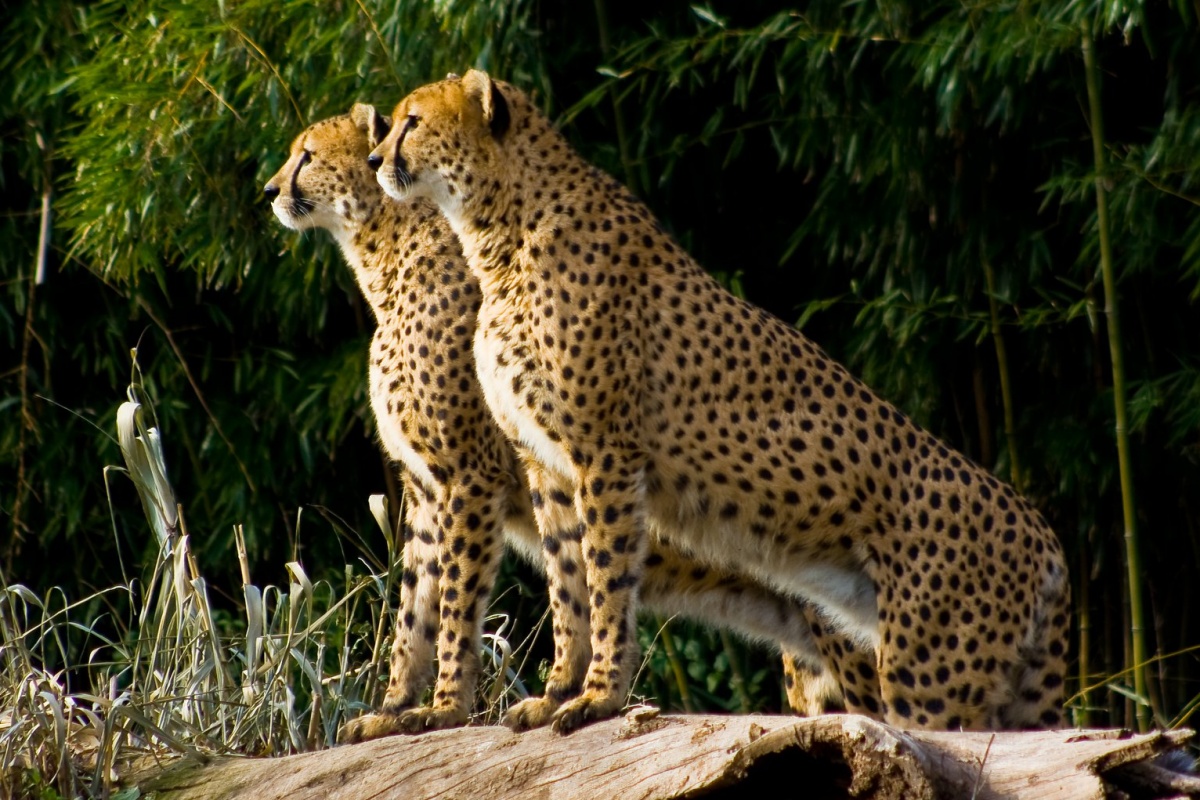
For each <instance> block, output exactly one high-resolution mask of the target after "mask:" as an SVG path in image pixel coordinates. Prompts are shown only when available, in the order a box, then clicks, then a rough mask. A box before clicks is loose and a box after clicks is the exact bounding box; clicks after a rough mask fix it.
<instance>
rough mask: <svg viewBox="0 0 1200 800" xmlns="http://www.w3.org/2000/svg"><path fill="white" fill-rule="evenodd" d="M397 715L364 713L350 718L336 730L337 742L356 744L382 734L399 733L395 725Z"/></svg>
mask: <svg viewBox="0 0 1200 800" xmlns="http://www.w3.org/2000/svg"><path fill="white" fill-rule="evenodd" d="M399 719H400V718H399V717H397V716H396V715H394V714H364V715H363V716H361V717H358V718H357V719H352V720H350V721H349V722H347V723H346V724H345V725H343V726H342V727H341V729H339V730H338V737H337V740H338V744H358V743H359V742H368V741H370V740H371V739H380V738H383V737H384V736H394V735H395V734H397V733H401V732H402V731H401V729H400V728H399V727H398V726H397V722H398V721H399Z"/></svg>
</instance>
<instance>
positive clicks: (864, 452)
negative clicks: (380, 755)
mask: <svg viewBox="0 0 1200 800" xmlns="http://www.w3.org/2000/svg"><path fill="white" fill-rule="evenodd" d="M393 118H394V120H395V121H396V124H395V126H394V127H393V129H392V130H391V132H390V133H389V134H388V136H387V137H386V139H385V140H384V141H383V142H382V143H381V144H380V145H379V146H378V147H377V148H376V149H375V150H374V152H372V154H371V156H370V160H369V163H370V164H371V166H373V167H375V168H376V169H377V172H378V178H379V182H380V184H381V185H382V186H383V187H384V190H385V191H387V193H388V194H389V195H391V196H392V197H395V198H398V199H404V198H412V197H417V196H426V197H429V198H431V199H433V200H434V202H436V203H437V204H438V205H439V207H440V208H441V209H442V212H443V213H444V214H445V215H446V217H447V219H448V220H449V222H450V226H451V228H452V229H453V230H454V232H455V233H456V234H457V235H458V238H459V240H460V242H461V243H462V247H463V251H464V253H465V254H466V257H467V262H468V264H469V265H470V268H471V271H472V272H473V273H474V274H475V276H476V277H477V278H478V279H479V281H480V285H481V287H482V290H483V305H482V307H481V309H480V312H479V321H478V325H479V327H478V331H477V333H476V337H475V358H476V367H477V371H478V373H479V377H480V381H481V383H482V385H483V389H484V395H485V397H486V399H487V402H488V405H489V406H490V407H491V410H492V413H493V415H494V416H495V418H496V419H497V420H498V421H499V423H500V425H501V427H502V428H503V429H504V430H505V431H506V433H507V434H508V435H509V437H510V438H511V439H512V440H514V441H515V442H517V443H518V444H519V448H520V449H521V451H522V453H523V454H525V456H526V457H527V458H528V459H529V460H531V461H533V462H536V464H537V467H538V468H539V469H540V470H542V471H545V472H547V473H549V474H552V475H554V476H557V477H558V478H559V479H561V480H563V481H566V482H568V483H569V485H570V486H571V487H572V493H573V496H574V499H575V505H576V508H577V510H578V512H579V514H580V516H581V517H582V518H583V519H584V520H585V523H586V527H585V530H584V533H583V550H584V555H585V568H586V576H587V586H588V591H589V596H588V598H587V606H588V608H589V611H590V616H591V618H590V623H591V624H590V629H589V628H588V627H586V626H582V625H579V626H576V627H574V628H572V629H571V630H574V631H577V632H578V633H579V634H580V635H590V636H591V644H592V653H593V655H592V662H591V664H590V665H589V668H588V672H587V675H586V679H585V680H584V681H583V682H582V683H572V682H571V681H572V678H573V676H572V675H571V673H570V672H569V671H566V670H564V671H557V667H556V671H555V672H554V673H553V674H552V676H551V683H550V689H551V691H550V692H549V694H550V696H549V697H547V698H542V699H540V700H531V701H526V702H525V703H523V704H521V705H519V706H517V707H515V708H514V709H513V710H512V712H510V716H511V722H512V723H513V724H514V725H515V726H517V727H532V726H537V725H542V724H545V723H547V722H552V723H553V726H554V727H555V729H556V730H558V731H560V732H568V731H570V730H573V729H575V728H577V727H578V726H580V725H582V724H585V723H586V722H587V721H589V720H593V719H599V718H603V717H605V716H608V715H611V714H612V713H613V712H614V711H615V710H616V709H617V708H618V707H619V706H620V703H621V698H622V697H623V696H624V692H625V688H626V686H627V685H628V682H629V675H630V670H631V668H632V666H633V661H634V659H635V652H634V650H635V648H634V639H633V608H634V605H635V603H636V594H637V587H638V586H639V584H640V582H641V581H642V579H643V578H642V563H643V560H644V554H645V553H646V550H647V547H648V546H649V543H650V540H651V538H652V537H653V535H654V534H655V532H658V533H659V534H664V535H667V536H669V537H670V538H671V540H673V541H680V542H685V543H686V545H687V546H688V547H689V548H691V549H692V550H693V551H694V552H695V553H696V554H697V555H698V557H700V558H702V559H704V560H707V561H710V562H712V563H715V564H722V565H725V566H727V567H729V568H733V569H737V570H740V571H745V572H747V573H749V574H753V575H755V576H757V577H758V578H759V579H760V580H762V581H763V582H764V583H767V584H769V585H772V586H775V587H777V588H778V589H780V590H781V591H786V592H791V593H794V594H795V595H797V596H803V597H807V598H810V599H811V600H812V601H813V602H814V603H816V604H818V605H819V606H820V607H821V608H822V609H823V610H824V611H826V612H827V613H828V614H829V615H830V617H831V618H832V619H833V620H835V622H836V624H837V625H839V626H842V627H843V628H844V629H845V630H846V631H848V632H850V633H852V634H853V635H854V636H855V637H856V638H857V640H858V643H859V644H860V645H861V646H865V647H867V648H870V649H872V650H873V651H874V652H875V654H876V663H875V670H874V671H873V670H872V669H871V668H870V666H867V665H863V664H858V665H856V666H854V667H851V666H849V665H847V664H846V663H844V659H843V658H842V657H841V654H839V653H838V652H837V651H836V648H825V652H824V655H825V656H826V658H827V665H828V666H829V667H830V668H831V669H833V670H835V671H836V672H837V674H838V676H839V679H840V680H841V681H842V684H843V689H844V690H845V692H846V699H847V704H848V705H849V706H850V708H852V709H856V710H869V709H865V708H864V707H863V706H862V705H861V702H860V701H861V698H860V697H859V696H858V690H859V688H860V687H862V686H864V685H867V684H871V683H872V682H876V683H877V684H878V686H879V688H880V691H881V693H882V700H883V704H884V706H883V709H882V716H883V718H884V719H885V720H886V721H887V722H889V723H892V724H896V725H900V726H911V727H919V728H945V729H957V728H966V729H988V728H1027V727H1048V726H1056V725H1059V724H1060V723H1061V721H1062V708H1061V702H1062V696H1063V675H1064V672H1065V666H1066V665H1065V651H1066V642H1067V633H1068V615H1069V609H1068V605H1069V593H1070V587H1069V584H1068V581H1067V574H1066V569H1065V564H1064V558H1063V553H1062V550H1061V547H1060V545H1059V543H1058V541H1057V539H1056V538H1055V536H1054V534H1053V533H1052V532H1051V530H1050V529H1049V527H1048V526H1047V525H1046V523H1045V521H1044V520H1043V519H1042V517H1041V515H1040V514H1039V513H1038V512H1037V511H1036V510H1035V509H1034V508H1033V507H1032V506H1031V505H1030V504H1029V503H1027V502H1026V501H1025V500H1023V499H1022V498H1020V497H1018V496H1017V495H1016V494H1014V492H1013V491H1012V489H1010V488H1009V487H1008V486H1006V485H1004V484H1002V483H1000V482H999V481H997V480H996V479H995V478H993V477H992V476H991V475H989V474H988V473H987V472H986V471H984V470H983V469H981V468H980V467H978V466H976V465H974V464H972V463H971V462H970V461H968V460H967V459H966V458H965V457H964V456H962V455H960V454H958V453H956V452H954V451H953V450H951V449H950V448H949V447H947V446H946V445H944V444H943V443H941V442H939V441H938V440H937V439H936V438H934V437H933V436H932V435H930V434H929V433H927V432H925V431H924V430H922V429H920V428H919V427H918V426H917V425H915V424H914V423H913V422H912V421H910V420H909V419H908V418H907V417H906V416H904V414H902V413H901V412H899V411H897V410H896V409H895V408H894V407H893V406H892V405H890V404H889V403H887V402H885V401H883V400H881V399H880V398H879V397H877V396H876V395H875V394H874V393H872V392H871V391H870V390H869V389H868V388H867V387H866V386H865V385H863V384H862V383H861V382H860V381H858V380H857V379H855V378H854V377H853V376H851V375H850V374H849V373H848V372H847V371H846V370H845V368H843V367H842V366H840V365H839V364H837V363H836V362H835V361H833V360H832V359H831V358H829V357H828V356H827V355H826V354H825V353H823V352H822V351H821V350H820V349H819V348H818V347H816V346H815V345H814V344H813V343H812V342H810V341H809V340H808V339H806V338H805V337H804V336H803V335H802V334H800V333H799V332H798V331H796V330H795V329H794V328H792V327H790V326H789V325H786V324H784V323H783V322H781V321H779V320H778V319H775V318H774V317H771V316H770V315H768V314H767V313H765V312H763V311H761V310H759V309H757V308H755V307H754V306H751V305H750V304H748V303H746V302H744V301H742V300H740V299H738V298H736V297H734V296H733V295H732V294H730V293H729V292H727V291H726V290H725V289H723V288H722V287H721V286H720V285H719V284H717V283H716V282H715V281H714V280H713V279H712V278H711V277H709V276H708V274H706V273H705V272H704V271H703V270H702V269H701V268H700V267H699V266H698V265H697V264H696V263H695V262H694V261H693V260H692V259H691V258H690V257H689V256H688V255H687V254H686V253H685V252H683V250H681V249H680V248H679V246H678V245H676V244H675V243H674V242H673V241H672V239H671V237H670V236H669V235H668V234H667V233H666V232H665V231H664V230H663V228H662V227H661V226H660V225H659V224H658V222H657V221H656V220H655V219H654V217H653V215H652V214H651V213H650V211H649V210H648V209H647V208H646V207H645V205H643V204H642V203H641V202H640V201H639V200H637V199H636V198H635V197H633V196H631V195H630V194H629V192H628V191H627V190H625V189H624V188H623V187H622V186H621V185H620V184H619V183H618V182H616V181H615V180H613V179H612V178H611V177H609V176H608V175H605V174H604V173H602V172H600V171H599V170H597V169H596V168H594V167H592V166H590V165H589V164H587V163H586V162H585V161H583V160H582V159H581V158H580V157H579V156H578V155H577V154H576V153H575V152H574V151H573V150H572V149H571V147H570V146H569V145H568V144H567V142H566V140H565V139H564V138H563V137H562V136H561V135H560V134H559V133H558V132H557V131H555V130H554V128H553V127H552V126H551V124H550V123H549V121H548V120H547V119H546V118H545V117H544V116H543V115H542V114H541V113H540V112H539V111H538V110H537V109H536V108H535V107H534V106H533V105H532V103H531V102H530V101H529V99H528V98H527V97H526V96H525V95H524V94H522V93H521V92H520V91H518V90H516V89H515V88H513V87H512V86H509V85H507V84H502V83H495V82H493V81H492V80H491V79H490V78H489V77H488V76H487V75H486V74H485V73H482V72H478V71H475V70H472V71H470V72H468V73H467V75H466V76H465V77H463V78H461V79H460V78H458V77H457V76H451V77H450V78H449V79H447V80H444V81H440V82H438V83H434V84H431V85H429V86H426V87H422V88H420V89H418V90H416V91H415V92H413V93H412V94H410V95H409V96H408V97H406V98H405V99H404V100H402V101H401V102H400V103H399V105H397V106H396V109H395V114H394V117H393ZM648 531H649V533H650V535H647V532H648ZM547 570H548V572H549V580H550V583H551V585H552V586H553V587H555V591H560V590H561V589H560V588H559V587H561V586H562V585H563V579H564V577H565V576H563V575H562V574H561V572H560V570H558V568H557V566H556V565H555V564H554V563H553V562H550V563H548V564H547ZM580 602H582V600H581V601H580ZM556 624H558V625H561V626H563V627H566V626H569V625H571V621H570V620H569V619H562V620H561V621H557V622H556ZM589 630H590V634H589V633H588V632H589ZM572 695H575V696H574V698H573V699H571V700H570V701H568V702H565V703H562V704H559V703H558V702H557V701H558V700H559V698H563V697H568V696H572Z"/></svg>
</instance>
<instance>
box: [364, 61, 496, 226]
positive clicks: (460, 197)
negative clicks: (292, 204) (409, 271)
mask: <svg viewBox="0 0 1200 800" xmlns="http://www.w3.org/2000/svg"><path fill="white" fill-rule="evenodd" d="M503 86H504V85H503V84H498V83H496V82H494V81H493V80H492V79H491V78H490V77H489V76H488V74H487V73H486V72H480V71H479V70H470V71H469V72H467V74H466V75H464V76H463V77H461V78H460V77H458V76H457V75H451V76H449V77H448V78H446V80H443V81H438V82H437V83H431V84H429V85H427V86H422V87H421V88H420V89H417V90H416V91H414V92H413V93H412V94H410V95H409V96H408V97H405V98H404V99H403V100H401V101H400V103H399V105H397V106H396V109H395V111H394V112H393V113H392V119H393V120H395V121H396V124H395V125H394V126H393V127H392V130H391V131H390V132H389V133H388V134H387V136H386V137H385V138H384V139H383V141H382V142H380V144H379V146H378V147H376V148H375V149H374V151H372V153H371V155H370V157H369V164H370V166H371V167H372V168H373V169H375V170H376V174H377V176H378V178H379V184H380V185H381V186H382V187H383V190H384V191H385V192H387V193H388V194H389V195H390V196H391V197H393V198H396V199H397V200H403V199H406V198H409V197H415V196H425V197H429V198H431V199H432V200H434V201H435V202H436V203H437V204H438V205H439V206H441V207H442V211H443V212H445V213H446V214H447V215H450V216H453V215H454V214H455V213H456V212H458V211H460V210H461V209H462V206H463V203H464V202H465V201H467V200H468V199H469V198H470V197H471V196H472V195H473V194H474V193H475V191H476V190H477V189H479V188H480V187H482V186H483V185H484V184H485V182H486V181H487V179H488V176H490V175H491V174H492V172H493V171H494V170H495V169H496V168H497V167H498V166H500V165H501V164H503V159H501V158H499V154H500V150H501V148H502V146H503V142H504V138H505V134H506V133H507V132H508V129H509V127H510V125H511V110H510V102H509V100H508V99H507V98H506V96H505V93H504V92H503V91H501V88H502V87H503Z"/></svg>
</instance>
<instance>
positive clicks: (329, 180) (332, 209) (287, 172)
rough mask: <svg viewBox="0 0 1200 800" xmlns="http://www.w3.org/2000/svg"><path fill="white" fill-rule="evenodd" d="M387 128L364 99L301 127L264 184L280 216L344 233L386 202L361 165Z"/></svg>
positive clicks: (292, 223)
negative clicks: (281, 162)
mask: <svg viewBox="0 0 1200 800" xmlns="http://www.w3.org/2000/svg"><path fill="white" fill-rule="evenodd" d="M388 128H389V122H388V119H387V118H386V117H383V116H381V115H380V114H378V113H377V112H376V111H375V109H374V107H372V106H369V105H365V104H363V103H356V104H355V105H354V108H353V109H351V111H350V113H349V114H343V115H341V116H338V117H331V118H330V119H326V120H322V121H321V122H316V123H314V124H312V125H310V126H309V127H308V128H306V129H305V130H304V132H303V133H301V134H300V135H299V136H297V137H296V139H295V141H293V142H292V148H291V151H290V154H289V155H288V160H287V162H286V163H285V164H284V165H283V166H282V167H280V169H279V171H278V172H276V173H275V175H274V176H273V177H272V178H271V179H270V180H269V181H267V183H266V185H265V186H264V187H263V194H265V195H266V197H267V199H268V200H270V201H271V209H272V211H274V212H275V216H276V217H278V218H279V221H280V222H282V223H283V224H284V225H285V226H286V227H288V228H291V229H292V230H296V231H302V230H308V229H310V228H325V229H327V230H329V231H332V232H333V233H334V234H342V233H348V232H350V231H352V230H353V229H355V228H357V227H358V226H360V225H361V224H362V223H363V222H364V221H365V220H367V219H369V218H370V216H371V215H372V214H374V213H375V212H376V211H377V210H378V209H379V206H380V205H381V204H382V203H384V202H390V201H388V200H387V198H385V197H384V196H383V192H382V190H381V189H380V188H379V184H378V182H377V181H376V180H375V176H374V175H372V174H371V170H370V169H369V168H368V167H367V165H366V158H367V154H368V153H370V152H371V149H372V148H374V147H375V146H376V145H378V144H379V140H380V139H382V138H383V137H384V136H385V135H386V134H387V132H388Z"/></svg>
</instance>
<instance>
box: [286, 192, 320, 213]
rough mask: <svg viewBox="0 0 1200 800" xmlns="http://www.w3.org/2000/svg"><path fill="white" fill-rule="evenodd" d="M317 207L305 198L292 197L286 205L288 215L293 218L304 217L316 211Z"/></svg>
mask: <svg viewBox="0 0 1200 800" xmlns="http://www.w3.org/2000/svg"><path fill="white" fill-rule="evenodd" d="M316 207H317V205H316V203H314V202H313V201H312V200H309V199H308V198H307V197H293V198H292V202H291V203H289V204H288V209H287V210H288V213H289V214H291V215H292V216H295V217H306V216H308V215H309V214H311V213H312V212H313V210H314V209H316Z"/></svg>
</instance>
